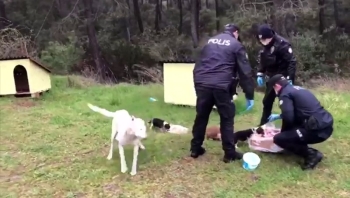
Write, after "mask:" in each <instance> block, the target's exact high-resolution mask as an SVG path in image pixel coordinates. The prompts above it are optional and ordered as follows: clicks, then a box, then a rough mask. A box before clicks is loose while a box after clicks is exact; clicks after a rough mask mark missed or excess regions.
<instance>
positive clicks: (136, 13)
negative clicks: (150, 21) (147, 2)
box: [132, 0, 144, 33]
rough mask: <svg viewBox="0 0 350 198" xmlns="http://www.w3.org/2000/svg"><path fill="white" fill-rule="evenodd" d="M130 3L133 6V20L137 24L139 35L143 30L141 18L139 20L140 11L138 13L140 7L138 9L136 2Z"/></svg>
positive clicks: (134, 0) (136, 0)
mask: <svg viewBox="0 0 350 198" xmlns="http://www.w3.org/2000/svg"><path fill="white" fill-rule="evenodd" d="M132 2H133V4H134V15H135V18H136V20H137V24H138V25H139V30H140V32H141V33H143V32H144V28H143V22H142V18H141V11H140V7H139V2H138V0H133V1H132Z"/></svg>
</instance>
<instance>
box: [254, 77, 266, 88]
mask: <svg viewBox="0 0 350 198" xmlns="http://www.w3.org/2000/svg"><path fill="white" fill-rule="evenodd" d="M256 82H257V83H258V86H259V87H262V86H263V84H264V79H263V77H262V76H258V78H257V79H256Z"/></svg>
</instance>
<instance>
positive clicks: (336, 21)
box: [333, 0, 340, 27]
mask: <svg viewBox="0 0 350 198" xmlns="http://www.w3.org/2000/svg"><path fill="white" fill-rule="evenodd" d="M333 9H334V21H335V25H336V26H337V27H339V26H340V21H339V8H338V2H337V0H333Z"/></svg>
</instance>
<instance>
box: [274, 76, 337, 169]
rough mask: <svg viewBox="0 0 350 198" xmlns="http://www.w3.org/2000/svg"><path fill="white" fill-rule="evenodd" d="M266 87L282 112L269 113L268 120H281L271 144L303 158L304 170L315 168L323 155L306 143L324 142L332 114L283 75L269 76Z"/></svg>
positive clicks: (328, 134) (308, 92)
mask: <svg viewBox="0 0 350 198" xmlns="http://www.w3.org/2000/svg"><path fill="white" fill-rule="evenodd" d="M268 88H270V89H272V88H273V89H274V91H275V92H276V94H277V96H278V98H279V106H280V109H281V114H271V115H270V117H269V122H272V121H274V120H277V119H282V128H281V133H280V134H277V135H275V136H274V143H275V144H276V145H278V146H279V147H281V148H283V149H285V150H287V151H290V152H292V153H294V154H296V155H298V156H300V157H302V158H304V160H305V161H304V164H302V165H301V168H302V169H303V170H308V169H314V168H315V167H316V166H317V164H318V163H319V162H321V160H322V158H323V154H322V153H321V152H320V151H318V150H316V149H314V148H311V147H309V146H308V144H317V143H321V142H324V141H326V140H327V139H328V138H329V137H330V136H331V135H332V133H333V117H332V115H331V114H330V113H329V112H328V111H327V110H325V109H324V108H323V106H321V104H320V102H319V100H318V99H317V98H316V97H315V95H314V94H313V93H311V92H310V91H309V90H307V89H304V88H302V87H299V86H293V85H290V84H289V83H288V80H287V79H285V77H283V75H280V74H277V75H275V76H273V77H272V78H270V80H269V82H268Z"/></svg>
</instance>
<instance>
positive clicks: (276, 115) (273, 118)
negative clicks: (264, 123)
mask: <svg viewBox="0 0 350 198" xmlns="http://www.w3.org/2000/svg"><path fill="white" fill-rule="evenodd" d="M267 119H268V120H269V122H273V121H275V120H278V119H281V116H280V114H271V115H270V116H269V117H268V118H267Z"/></svg>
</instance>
